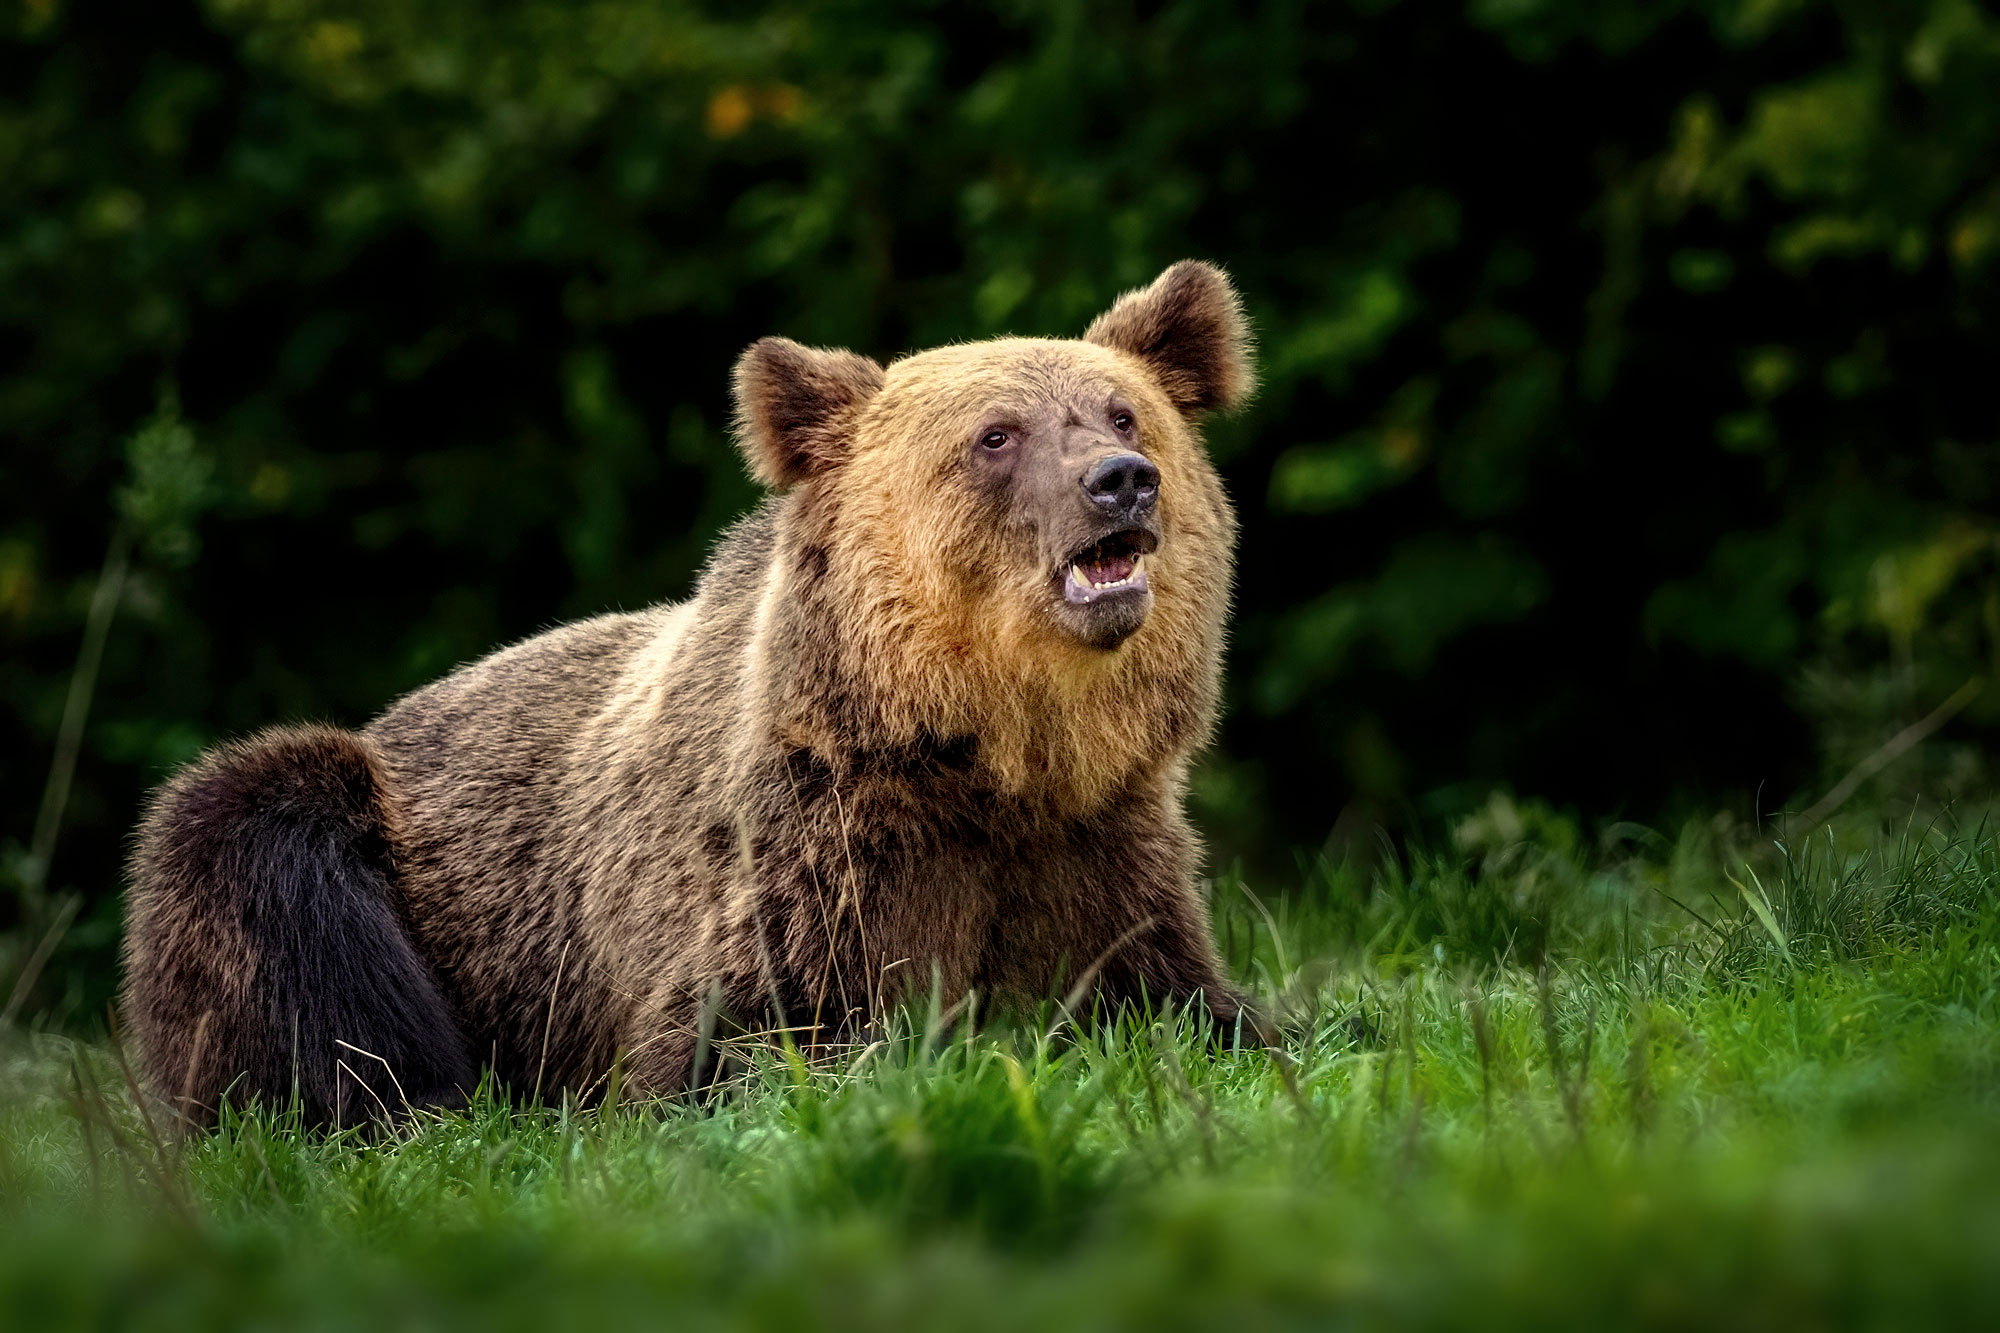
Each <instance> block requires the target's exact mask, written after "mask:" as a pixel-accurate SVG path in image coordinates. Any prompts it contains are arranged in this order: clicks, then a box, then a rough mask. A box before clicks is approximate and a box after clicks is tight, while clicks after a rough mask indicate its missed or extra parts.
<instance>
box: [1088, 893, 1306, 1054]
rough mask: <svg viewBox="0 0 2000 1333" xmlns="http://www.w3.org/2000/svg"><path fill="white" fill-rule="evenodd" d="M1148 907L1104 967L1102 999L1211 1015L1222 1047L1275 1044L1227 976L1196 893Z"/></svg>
mask: <svg viewBox="0 0 2000 1333" xmlns="http://www.w3.org/2000/svg"><path fill="white" fill-rule="evenodd" d="M1150 906H1151V907H1152V911H1151V912H1149V913H1148V914H1147V915H1146V916H1144V917H1141V918H1140V919H1139V920H1137V921H1135V922H1134V923H1133V925H1132V926H1131V927H1129V928H1128V931H1127V934H1126V938H1125V939H1124V940H1123V942H1122V943H1117V944H1114V945H1113V946H1112V948H1111V949H1110V951H1109V953H1108V955H1107V956H1106V957H1105V959H1104V961H1103V963H1102V964H1101V966H1100V967H1099V970H1098V978H1097V985H1096V993H1097V995H1098V996H1099V998H1100V999H1102V1000H1104V1001H1106V1002H1108V1006H1107V1007H1113V1008H1115V1007H1117V1006H1119V1005H1124V1004H1134V1005H1138V1004H1145V1005H1153V1006H1159V1005H1163V1004H1171V1005H1175V1006H1178V1007H1180V1008H1184V1009H1188V1010H1191V1011H1206V1013H1207V1014H1208V1016H1209V1019H1210V1021H1211V1028H1210V1033H1209V1035H1210V1039H1211V1040H1212V1041H1214V1042H1216V1043H1217V1044H1218V1045H1222V1046H1233V1045H1236V1044H1238V1042H1239V1040H1240V1042H1241V1044H1243V1045H1246V1046H1267V1045H1270V1044H1271V1043H1272V1040H1273V1037H1272V1033H1271V1031H1270V1030H1269V1028H1268V1025H1267V1024H1266V1022H1265V1020H1264V1018H1263V1017H1262V1016H1261V1015H1260V1014H1259V1013H1258V1012H1257V1009H1256V1006H1255V1005H1254V1004H1252V1002H1251V1000H1250V998H1249V997H1248V996H1247V995H1245V994H1244V993H1243V992H1242V991H1241V990H1239V989H1238V988H1237V987H1235V986H1233V985H1231V984H1230V982H1229V981H1228V979H1227V978H1226V977H1225V976H1224V975H1223V971H1222V959H1221V957H1220V955H1219V954H1218V952H1217V951H1216V947H1215V936H1214V931H1213V929H1212V928H1211V927H1210V925H1209V921H1208V912H1207V910H1206V908H1205V906H1204V905H1203V904H1202V902H1201V900H1200V898H1199V897H1198V896H1197V895H1196V894H1195V892H1194V890H1193V889H1192V888H1184V889H1182V888H1177V889H1176V891H1174V892H1172V893H1171V894H1163V895H1160V897H1158V898H1157V899H1155V901H1154V902H1153V903H1151V904H1150Z"/></svg>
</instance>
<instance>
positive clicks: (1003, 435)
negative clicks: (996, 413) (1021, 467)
mask: <svg viewBox="0 0 2000 1333" xmlns="http://www.w3.org/2000/svg"><path fill="white" fill-rule="evenodd" d="M1011 438H1013V437H1012V436H1010V435H1008V434H1007V432H1006V431H1004V430H989V431H987V432H986V433H985V434H984V435H982V436H980V437H979V446H980V448H982V449H1005V448H1006V447H1007V441H1008V440H1009V439H1011Z"/></svg>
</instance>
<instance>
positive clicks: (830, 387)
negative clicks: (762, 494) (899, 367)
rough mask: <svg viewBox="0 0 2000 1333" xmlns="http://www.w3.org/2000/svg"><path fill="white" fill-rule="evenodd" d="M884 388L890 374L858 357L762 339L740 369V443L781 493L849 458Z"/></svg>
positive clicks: (757, 473) (758, 472)
mask: <svg viewBox="0 0 2000 1333" xmlns="http://www.w3.org/2000/svg"><path fill="white" fill-rule="evenodd" d="M881 388H882V367H880V366H878V365H876V364H875V363H874V362H873V361H870V360H869V359H868V358H867V357H865V356H859V355H857V354H855V353H853V352H843V351H826V350H822V349H820V348H817V347H802V346H800V345H799V344H798V343H795V342H793V341H792V340H791V339H789V338H760V339H758V340H757V341H756V342H754V343H751V344H750V348H749V350H748V351H746V352H744V353H743V355H742V357H741V358H739V359H738V360H737V362H736V443H737V445H738V447H740V448H741V449H742V450H743V456H744V457H745V458H746V459H748V460H749V462H750V472H751V475H752V476H754V477H756V478H757V480H759V481H761V482H763V483H764V484H765V485H766V486H769V487H772V488H773V489H777V490H782V489H783V488H785V487H787V486H791V485H794V484H796V483H798V482H801V481H804V480H805V479H806V478H808V477H814V476H818V475H820V474H821V473H823V472H827V471H830V470H831V469H833V468H834V467H837V466H838V465H839V464H840V463H841V462H842V460H844V459H845V458H846V457H847V451H848V446H849V438H850V435H851V432H852V429H853V422H854V418H855V416H856V415H858V414H859V412H860V410H861V408H863V407H864V406H866V405H867V403H868V400H869V399H871V398H873V397H874V396H875V395H876V394H877V393H878V392H880V390H881Z"/></svg>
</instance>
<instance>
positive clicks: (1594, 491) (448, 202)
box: [0, 0, 2000, 1014]
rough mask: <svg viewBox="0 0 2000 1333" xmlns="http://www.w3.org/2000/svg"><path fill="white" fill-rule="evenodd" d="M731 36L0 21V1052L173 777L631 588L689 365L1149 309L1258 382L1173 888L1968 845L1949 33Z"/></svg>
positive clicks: (1961, 92)
mask: <svg viewBox="0 0 2000 1333" xmlns="http://www.w3.org/2000/svg"><path fill="white" fill-rule="evenodd" d="M751 8H752V7H748V6H736V5H712V6H704V5H694V4H679V3H641V2H640V0H600V2H597V3H574V4H572V3H522V4H504V5H496V4H485V3H472V2H471V0H341V2H334V0H209V3H205V4H199V5H197V4H189V3H185V2H182V0H146V2H145V3H131V4H123V5H121V4H115V3H68V2H67V0H28V2H27V3H25V4H23V3H12V4H9V5H5V6H0V16H4V17H0V30H4V38H0V444H4V451H5V452H4V459H5V470H4V480H5V486H4V497H0V645H4V646H0V698H4V701H5V709H4V714H0V754H3V755H4V756H5V763H4V771H3V772H0V811H4V815H0V854H3V855H4V859H3V860H0V940H7V939H11V942H12V943H11V945H10V948H11V950H12V952H11V954H10V955H9V957H10V959H11V961H10V962H8V964H7V968H6V971H4V972H0V1002H4V1000H5V999H6V995H7V985H6V983H7V982H8V981H9V978H10V977H11V975H12V974H13V973H14V972H16V971H18V970H19V968H20V967H21V966H22V965H23V960H25V959H26V958H27V957H28V954H29V953H30V951H31V950H32V948H33V946H34V943H35V941H36V940H39V939H40V938H42V937H43V936H44V935H45V934H46V933H47V930H48V927H49V925H50V924H51V923H61V922H63V921H68V920H69V917H70V914H72V913H74V916H75V919H74V920H73V921H69V924H68V928H67V932H66V934H64V935H63V942H62V946H61V951H60V952H59V954H58V956H57V962H56V964H55V965H54V966H52V967H51V968H50V969H49V970H48V972H47V973H46V976H45V978H44V980H43V982H42V985H41V994H40V996H39V998H38V999H37V1001H36V1006H37V1008H38V1009H40V1008H50V1009H53V1010H55V1011H57V1012H69V1013H72V1014H82V1013H90V1012H95V1011H96V1010H97V1009H98V1008H99V1007H100V1006H101V1004H102V1001H103V998H104V997H105V995H106V994H108V991H109V987H110V984H111V979H112V975H113V971H112V959H113V951H114V949H115V943H116V938H117V920H118V916H117V895H118V890H119V876H120V869H119V862H120V858H121V855H122V851H123V847H124V845H125V839H126V837H127V834H128V831H129V829H130V828H131V826H132V823H133V821H134V818H135V814H136V811H137V808H138V805H139V802H140V800H141V798H142V796H143V793H144V792H145V790H146V789H147V787H149V786H150V785H151V784H152V783H154V782H155V781H157V780H158V779H159V778H160V777H161V775H162V774H163V773H165V772H166V770H167V769H169V768H170V767H171V766H173V765H175V764H177V763H179V762H181V761H183V760H186V759H188V758H189V757H191V756H192V755H194V754H195V753H196V752H197V751H198V750H199V749H200V748H201V747H203V746H204V745H206V744H208V743H209V742H211V741H213V740H215V739H216V738H219V737H223V736H227V735H231V734H235V733H242V732H246V731H249V730H252V729H254V728H256V727H259V726H262V725H265V724H268V723H272V722H276V721H281V720H285V719H294V718H327V719H333V720H337V721H341V722H348V723H359V722H361V721H363V720H365V719H366V718H368V717H369V716H370V715H371V714H373V713H374V712H376V711H377V710H378V709H380V708H381V707H382V706H383V704H384V703H385V702H386V701H388V700H389V699H390V698H392V697H393V696H395V695H396V694H397V693H399V692H401V691H403V690H406V689H409V688H411V687H413V686H415V685H418V684H420V683H422V682H424V681H426V680H428V679H431V678H432V677H434V676H436V675H438V674H439V673H441V672H443V671H446V670H448V669H449V668H450V667H451V666H452V665H454V664H455V663H458V662H462V661H465V660H467V659H469V658H472V657H474V656H477V655H479V654H481V653H483V652H485V651H487V650H488V649H490V648H492V647H494V646H495V645H498V644H501V643H504V642H507V641H508V640H511V639H516V638H519V637H521V636H523V635H526V634H529V633H532V632H533V631H535V630H537V629H539V628H541V627H543V626H546V625H549V624H551V623H552V622H555V621H558V620H561V619H564V618H567V617H573V616H579V615H584V614H589V613H592V612H596V611H600V610H603V609H607V608H612V607H619V606H625V607H630V606H636V605H639V604H642V603H645V602H648V601H652V600H655V599H659V598H670V597H677V596H680V595H681V594H683V593H684V592H685V591H686V590H687V588H688V586H689V584H690V581H691V579H692V577H693V575H694V572H695V570H696V569H697V567H698V565H699V563H700V561H701V559H702V555H703V552H704V550H705V548H706V546H707V545H708V542H709V540H710V538H711V535H712V534H713V533H714V532H715V530H716V528H717V527H718V525H720V524H722V523H724V522H726V521H727V520H728V519H729V518H731V517H732V516H733V515H735V514H737V513H739V512H741V511H742V510H743V509H744V508H745V507H746V506H747V505H748V504H750V503H751V500H752V495H753V491H752V487H751V484H750V483H749V482H748V480H747V479H746V478H745V477H744V475H743V472H742V469H741V467H740V465H739V460H738V457H737V455H736V453H735V452H734V450H733V448H732V447H731V445H730V443H729V440H728V437H727V432H726V423H727V401H726V387H727V372H728V369H729V366H730V364H731V362H732V360H733V359H734V357H735V356H736V354H737V353H738V351H739V350H740V349H741V348H742V347H743V346H744V345H745V344H747V343H748V342H749V341H751V340H752V339H753V338H755V337H757V336H759V335H762V334H765V333H773V332H777V333H784V334H787V335H790V336H792V337H794V338H798V339H801V340H804V341H807V342H812V343H819V344H833V345H845V346H850V347H854V348H857V349H859V350H862V351H865V352H867V353H869V354H871V355H874V356H876V357H878V358H883V359H887V358H890V357H894V356H896V355H898V354H900V353H902V352H905V351H908V350H913V349H917V348H921V347H924V346H927V345H931V344H935V343H938V342H941V341H944V340H948V339H955V338H974V337H984V336H988V335H992V334H997V333H1002V332H1015V333H1027V334H1054V335H1074V334H1076V333H1078V332H1079V331H1081V329H1082V328H1083V326H1084V324H1085V323H1086V322H1087V321H1088V320H1089V318H1090V317H1091V316H1092V315H1093V314H1094V313H1095V312H1096V311H1098V310H1099V309H1101V308H1102V307H1103V306H1104V305H1105V304H1106V303H1107V302H1108V301H1109V300H1110V299H1111V298H1112V297H1113V296H1114V295H1115V294H1116V293H1117V292H1119V291H1120V290H1122V289H1123V288H1126V287H1129V286H1132V285H1135V284H1138V283H1141V282H1144V281H1146V280H1148V279H1149V278H1151V277H1152V276H1153V275H1154V274H1155V273H1156V272H1157V271H1158V270H1159V269H1160V268H1161V267H1162V266H1163V265H1165V264H1166V263H1168V262H1170V261H1172V260H1175V259H1178V258H1182V257H1185V256H1197V257H1203V258H1209V259H1213V260H1216V261H1218V262H1220V263H1222V264H1223V265H1225V266H1226V267H1227V268H1228V269H1229V270H1230V271H1231V273H1232V274H1233V275H1234V276H1235V278H1236V280H1237V282H1238V283H1239V285H1240V286H1241V288H1242V290H1243V293H1244V295H1245V298H1246V300H1247V303H1248V306H1249V309H1250V311H1251V312H1252V315H1253V317H1254V319H1255V321H1256V323H1257V326H1258V330H1259V334H1260V338H1261V343H1262V364H1263V371H1264V388H1263V390H1262V392H1261V394H1260V395H1259V397H1258V398H1257V400H1256V401H1255V403H1254V404H1253V405H1252V407H1251V408H1250V409H1249V410H1248V411H1246V412H1244V413H1242V414H1241V415H1240V416H1238V417H1236V418H1234V419H1230V420H1227V421H1221V422H1217V423H1216V424H1215V425H1214V427H1213V429H1212V432H1211V438H1212V443H1213V447H1214V450H1215V454H1216V456H1217V458H1218V459H1219V461H1220V464H1221V466H1222V468H1223V471H1224V473H1225V476H1226V478H1227V480H1228V482H1229V485H1230V487H1231V489H1232V491H1233V493H1234V495H1235V497H1236V500H1237V503H1238V504H1239V506H1240V507H1241V509H1242V511H1243V514H1244V517H1245V537H1244V541H1243V545H1242V550H1241V567H1240V572H1241V577H1240V587H1239V595H1238V608H1239V610H1238V616H1237V621H1236V633H1235V638H1234V647H1233V653H1232V662H1231V678H1230V702H1229V712H1228V717H1227V721H1226V724H1225V727H1224V730H1223V733H1222V736H1221V742H1220V745H1219V746H1218V748H1217V751H1216V753H1215V755H1214V757H1213V759H1212V761H1211V762H1210V763H1209V764H1208V765H1207V766H1206V767H1205V768H1204V769H1203V770H1202V772H1201V773H1200V774H1199V775H1198V778H1197V782H1196V787H1195V793H1194V794H1195V801H1196V808H1197V812H1198V814H1199V815H1200V817H1201V818H1202V820H1203V822H1204V824H1205V825H1206V826H1207V827H1208V829H1209V831H1210V833H1211V837H1212V841H1213V842H1214V844H1215V845H1216V848H1217V855H1218V858H1219V859H1222V860H1224V861H1227V860H1234V859H1239V858H1240V859H1244V860H1245V861H1247V862H1248V863H1249V864H1251V865H1253V866H1264V867H1275V869H1274V870H1273V871H1272V873H1274V874H1276V875H1278V876H1279V877H1280V878H1279V879H1278V880H1276V881H1275V884H1276V885H1277V886H1282V875H1283V873H1285V869H1286V868H1287V867H1289V866H1290V864H1291V862H1290V858H1291V857H1292V855H1293V854H1294V850H1295V849H1305V850H1306V851H1308V852H1310V851H1311V850H1313V849H1316V848H1320V847H1323V846H1328V845H1331V846H1333V847H1335V848H1338V847H1339V846H1340V845H1342V844H1343V843H1348V844H1352V843H1355V842H1357V841H1359V842H1370V843H1372V842H1373V841H1374V840H1375V839H1376V837H1377V835H1376V833H1375V830H1378V829H1381V830H1387V831H1388V833H1389V834H1390V835H1392V837H1402V836H1411V835H1414V836H1418V837H1423V836H1427V835H1428V833H1427V831H1428V832H1429V833H1434V832H1435V831H1436V830H1438V829H1441V828H1448V827H1450V822H1451V821H1452V820H1454V819H1456V818H1459V817H1461V816H1463V815H1465V814H1466V813H1467V812H1469V811H1472V810H1475V809H1478V808H1481V807H1482V806H1483V805H1485V803H1487V802H1488V801H1489V797H1490V795H1491V793H1493V792H1494V791H1496V790H1498V791H1503V792H1511V793H1514V794H1515V795H1516V796H1517V797H1519V798H1520V799H1521V800H1522V801H1523V802H1529V801H1532V802H1534V803H1536V804H1535V807H1534V808H1538V809H1544V810H1549V811H1554V812H1557V813H1558V816H1559V817H1567V818H1572V819H1574V820H1576V821H1580V822H1581V823H1582V824H1584V825H1589V824H1592V823H1594V822H1596V821H1604V820H1610V819H1614V818H1622V819H1628V820H1639V821H1646V822H1651V823H1654V824H1656V825H1664V824H1667V823H1670V822H1671V821H1676V820H1680V819H1684V818H1687V817H1689V816H1691V815H1695V814H1704V813H1708V812H1715V811H1722V812H1725V813H1729V814H1730V815H1731V817H1733V818H1737V819H1739V820H1745V821H1754V820H1756V819H1757V818H1758V817H1759V816H1760V814H1762V815H1768V813H1769V812H1771V811H1773V810H1777V809H1785V808H1790V809H1794V810H1797V809H1802V808H1804V807H1806V806H1808V805H1811V804H1812V803H1813V802H1814V800H1815V799H1816V798H1817V797H1819V796H1820V795H1821V794H1822V793H1823V792H1824V791H1825V790H1826V789H1827V786H1828V785H1829V784H1831V783H1832V782H1833V781H1834V780H1836V779H1838V778H1839V777H1840V776H1841V775H1843V774H1845V773H1848V772H1849V771H1850V770H1852V769H1853V768H1854V766H1855V765H1856V764H1858V763H1861V762H1863V761H1864V760H1866V759H1867V758H1868V757H1869V756H1871V755H1876V754H1878V753H1879V752H1880V747H1881V746H1882V745H1883V743H1884V742H1885V741H1886V740H1888V739H1889V738H1891V737H1893V736H1895V735H1896V734H1897V733H1898V732H1900V731H1902V730H1903V729H1904V728H1907V727H1909V726H1911V725H1912V724H1915V723H1920V722H1925V721H1926V720H1928V724H1931V725H1934V724H1936V723H1938V722H1942V721H1943V720H1944V718H1945V717H1946V716H1947V715H1953V714H1955V715H1954V716H1951V720H1950V723H1949V726H1946V727H1944V728H1943V729H1942V730H1940V731H1939V732H1938V734H1937V737H1936V738H1935V739H1934V740H1932V741H1931V742H1930V743H1928V744H1926V745H1922V746H1918V747H1914V748H1912V749H1910V750H1909V752H1908V753H1907V755H1905V756H1904V757H1903V758H1901V759H1900V760H1899V761H1898V762H1897V763H1895V764H1893V765H1889V766H1887V767H1886V768H1885V769H1884V770H1883V772H1882V773H1881V775H1880V776H1878V777H1876V778H1875V779H1874V782H1875V784H1876V788H1875V791H1876V794H1877V797H1878V798H1879V799H1888V798H1895V799H1906V798H1910V797H1914V796H1916V795H1918V794H1922V795H1923V796H1924V797H1926V798H1927V799H1933V800H1935V799H1949V798H1952V797H1954V796H1963V795H1965V794H1967V793H1972V792H1985V791H1986V790H1987V789H1988V756H1989V754H1990V743H1991V742H1992V740H1993V739H1994V737H1995V735H1996V733H1997V732H2000V689H1990V690H1986V691H1984V692H1982V691H1981V690H1980V688H1979V686H1980V683H1981V682H1983V681H1993V679H1994V677H1995V674H1996V671H2000V573H1996V570H1997V569H2000V562H1997V561H1996V557H2000V543H1996V533H2000V406H1996V403H2000V397H1997V396H1996V368H2000V325H1996V316H2000V22H1996V19H1995V16H1994V15H1993V14H1992V13H1990V12H1988V11H1987V10H1985V9H1983V8H1982V7H1980V6H1978V5H1974V4H1971V3H1964V2H1963V0H1931V2H1929V3H1923V2H1921V0H1902V2H1898V0H1849V2H1846V3H1820V2H1816V0H1699V2H1694V3H1681V2H1677V0H1606V2H1605V3H1599V4H1589V5H1583V4H1554V3H1537V0H1475V2H1474V3H1470V4H1465V5H1458V6H1453V5H1441V4H1417V3H1404V4H1395V3H1385V2H1382V0H1367V2H1356V3H1348V4H1323V5H1310V4H1283V3H1273V4H1243V3H1239V2H1238V0H1228V2H1226V3H1225V2H1222V0H1214V2H1211V0H1169V2H1168V3H1161V4H1123V5H1120V4H1108V5H1107V4H1090V5H1086V4H1081V3H1067V4H1066V3H1050V4H1025V3H1024V4H1011V3H991V4H944V3H887V4H885V3H868V4H858V3H857V4H779V5H774V6H769V7H765V8H763V9H762V10H761V12H758V13H754V14H753V13H752V12H751ZM100 644H101V648H102V652H101V664H100V663H99V661H98V646H99V645H100ZM100 667H101V669H100ZM86 702H87V703H88V710H87V713H86V712H85V711H83V707H82V706H83V704H84V703H86ZM66 715H67V717H68V718H69V726H68V728H67V729H65V722H64V719H65V716H66ZM79 724H81V725H80V726H79ZM72 772H73V781H70V779H69V777H68V776H66V775H67V774H70V773H72ZM52 773H53V774H54V781H53V782H52V781H51V774H52ZM51 793H53V798H54V799H50V796H51ZM1488 808H1490V807H1488ZM1510 808H1512V807H1510ZM58 812H59V815H60V817H59V818H58V817H57V814H58ZM1561 812H1570V813H1569V814H1568V815H1566V816H1564V815H1562V813H1561Z"/></svg>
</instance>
